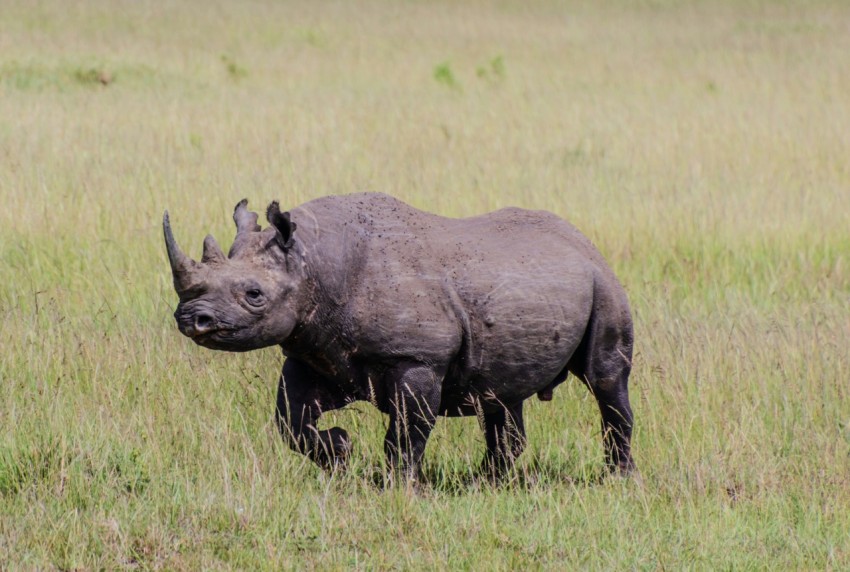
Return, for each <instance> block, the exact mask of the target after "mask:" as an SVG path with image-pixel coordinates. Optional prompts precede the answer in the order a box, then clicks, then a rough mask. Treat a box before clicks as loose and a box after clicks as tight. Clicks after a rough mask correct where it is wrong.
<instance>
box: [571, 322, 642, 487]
mask: <svg viewBox="0 0 850 572" xmlns="http://www.w3.org/2000/svg"><path fill="white" fill-rule="evenodd" d="M632 344H633V341H632V325H631V322H630V321H627V322H626V323H620V324H617V323H615V324H603V323H600V321H599V320H597V319H596V317H595V316H593V317H591V321H590V324H589V325H588V330H587V332H586V334H585V338H584V340H582V343H581V346H580V347H579V349H578V350H577V352H576V355H575V356H574V358H573V360H571V362H570V364H569V367H570V371H572V372H573V373H574V374H575V375H576V377H578V378H579V379H581V380H582V381H583V382H584V383H585V385H587V387H588V389H589V390H590V391H591V393H593V396H594V397H595V398H596V403H597V404H598V406H599V412H600V413H601V414H602V441H603V444H604V446H605V459H606V464H607V465H608V468H609V469H610V470H611V471H612V472H616V473H620V474H622V475H628V474H630V473H632V472H634V471H635V469H636V467H635V462H634V460H633V459H632V452H631V439H632V428H633V427H634V415H633V414H632V408H631V405H630V404H629V374H630V373H631V368H632V363H631V360H632Z"/></svg>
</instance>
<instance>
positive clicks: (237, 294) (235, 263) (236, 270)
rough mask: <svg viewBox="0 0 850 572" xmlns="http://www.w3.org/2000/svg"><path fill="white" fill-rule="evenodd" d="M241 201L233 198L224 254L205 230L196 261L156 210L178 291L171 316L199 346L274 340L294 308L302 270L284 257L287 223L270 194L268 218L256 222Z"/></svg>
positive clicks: (288, 245)
mask: <svg viewBox="0 0 850 572" xmlns="http://www.w3.org/2000/svg"><path fill="white" fill-rule="evenodd" d="M247 205H248V201H247V200H244V199H243V200H242V201H241V202H240V203H239V204H238V205H236V209H235V211H234V213H233V220H234V221H235V222H236V239H235V240H234V241H233V246H232V247H231V248H230V252H229V253H228V255H227V256H225V255H224V253H223V252H222V250H221V248H220V247H219V246H218V243H217V242H216V241H215V239H214V238H213V237H212V236H210V235H208V236H207V237H206V238H205V239H204V253H203V256H202V257H201V261H200V262H196V261H194V260H192V259H191V258H190V257H189V256H187V255H186V254H184V253H183V251H182V250H180V247H179V246H177V242H176V241H175V240H174V235H173V234H172V232H171V224H170V222H169V219H168V212H167V211H166V213H165V215H164V216H163V221H162V226H163V231H164V233H165V246H166V249H167V250H168V260H169V262H170V263H171V273H172V275H173V277H174V289H175V290H176V291H177V295H178V296H179V297H180V303H179V304H178V305H177V311H175V312H174V318H175V319H176V320H177V326H178V328H179V329H180V331H181V332H182V333H183V334H184V335H186V336H188V337H190V338H192V340H193V341H194V342H195V343H197V344H199V345H201V346H204V347H207V348H211V349H220V350H230V351H247V350H252V349H257V348H261V347H265V346H270V345H274V344H279V343H281V342H282V341H283V340H285V339H286V338H287V337H288V336H289V334H290V333H292V330H293V329H294V327H295V326H296V324H297V322H298V316H299V314H300V313H301V312H302V308H301V305H302V300H303V298H304V296H302V295H301V294H302V292H301V290H303V288H301V286H302V283H303V280H302V274H301V272H300V270H299V268H298V265H297V264H294V263H293V260H292V258H293V256H294V254H293V252H292V251H293V246H294V241H293V238H292V234H293V232H294V231H295V223H294V222H292V221H291V220H290V218H289V213H281V212H280V209H279V207H278V204H277V202H274V203H272V204H271V205H269V208H268V210H267V212H266V215H267V217H268V220H269V222H270V223H271V226H269V227H268V228H266V229H265V230H262V229H261V228H260V225H259V224H257V213H253V212H249V211H248V208H247Z"/></svg>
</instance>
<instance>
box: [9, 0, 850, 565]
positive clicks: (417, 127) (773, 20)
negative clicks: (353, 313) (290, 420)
mask: <svg viewBox="0 0 850 572" xmlns="http://www.w3.org/2000/svg"><path fill="white" fill-rule="evenodd" d="M847 21H850V7H848V6H846V5H845V4H844V3H841V2H822V1H817V2H802V1H800V2H796V1H787V2H766V1H765V2H762V1H758V0H753V1H748V2H743V3H736V2H724V1H706V2H684V3H674V2H665V1H660V2H625V3H602V4H600V3H592V2H570V3H555V2H551V3H548V2H534V3H531V4H526V3H516V4H514V3H496V4H490V3H463V4H455V3H420V2H411V3H404V4H397V3H392V2H379V1H373V2H361V3H356V4H354V3H343V2H335V3H322V4H321V5H319V4H315V3H295V2H292V3H290V2H285V3H281V2H271V1H265V0H257V1H256V2H252V3H251V4H250V5H247V4H243V3H237V2H214V3H200V2H182V3H172V4H168V3H166V4H162V3H154V2H133V3H127V2H118V3H115V2H105V1H104V2H97V1H94V0H92V1H87V2H78V3H73V4H68V3H62V2H56V1H54V0H43V1H40V2H37V3H32V2H16V1H14V0H13V1H11V2H5V3H4V7H3V10H2V11H0V29H2V30H3V33H2V34H0V193H2V210H0V261H2V262H0V346H1V347H2V350H0V360H2V361H0V568H3V569H6V568H10V569H18V568H22V569H44V568H60V569H96V568H106V569H122V568H127V569H130V568H146V569H148V568H149V569H198V568H203V569H210V568H213V569H216V568H222V569H228V568H233V569H280V568H298V569H301V568H321V569H326V568H344V567H359V568H368V569H375V568H377V569H383V568H414V569H430V568H434V567H437V568H461V569H470V568H474V569H482V568H496V569H508V568H520V567H523V568H525V567H528V566H529V565H531V566H532V567H542V568H552V569H559V568H560V569H572V568H576V567H583V568H603V569H619V568H659V569H661V568H663V569H668V568H684V567H692V568H699V569H707V568H710V569H717V568H726V569H751V568H752V569H787V568H798V569H845V568H847V567H848V566H850V532H848V531H850V384H848V377H850V355H848V351H847V340H848V339H850V320H848V311H850V268H848V264H850V261H848V254H850V231H849V230H848V229H850V209H848V207H847V204H848V199H850V168H848V161H847V157H850V136H848V134H850V104H848V99H847V94H848V93H850V75H848V74H846V73H843V70H846V69H848V66H850V35H848V34H847V33H846V32H847V26H846V22H847ZM441 69H445V70H448V75H447V74H446V73H445V72H440V73H437V71H438V70H441ZM482 70H484V71H483V72H482ZM447 77H448V78H450V79H451V82H448V81H447V79H446V78H447ZM104 79H107V80H108V81H103V80H104ZM447 86H449V87H458V88H457V89H447ZM362 190H375V191H384V192H388V193H391V194H393V195H396V196H398V197H399V198H401V199H404V200H406V201H409V202H411V203H413V204H414V205H417V206H419V207H422V208H425V209H427V210H430V211H435V212H439V213H442V214H445V215H451V216H467V215H472V214H479V213H481V212H484V211H487V210H490V209H494V208H498V207H502V206H507V205H519V206H525V207H529V208H544V209H548V210H552V211H554V212H557V213H559V214H561V215H562V216H564V217H566V218H569V219H570V220H571V221H572V222H574V223H575V224H576V225H577V226H579V227H580V228H581V229H583V230H584V231H585V232H586V234H588V236H590V237H591V238H592V239H593V240H594V242H595V243H596V244H597V245H598V246H599V247H600V249H601V250H602V251H603V253H604V254H605V255H606V257H607V258H608V259H609V261H610V262H611V264H612V266H613V267H614V268H615V271H616V272H617V274H618V275H619V276H620V277H621V278H622V281H623V283H624V285H625V286H626V288H627V290H628V292H629V295H630V298H631V301H632V305H633V310H634V314H635V318H636V332H637V334H636V338H637V341H636V358H635V369H634V374H633V378H632V386H631V387H632V392H633V403H634V406H635V413H636V422H637V428H636V435H635V443H634V450H635V457H636V461H637V463H638V465H639V467H640V469H641V476H640V478H639V479H633V480H625V481H621V480H603V479H600V476H601V474H602V464H603V462H602V446H601V440H600V436H599V420H598V413H597V411H596V408H595V404H594V403H593V401H592V399H591V398H590V396H589V395H588V394H587V392H586V391H585V390H584V389H583V387H581V386H580V384H577V383H567V384H565V385H563V386H561V387H560V388H559V389H558V391H557V392H556V394H555V399H554V401H552V402H551V403H538V402H533V403H530V406H529V407H528V411H527V414H526V417H527V424H528V432H529V450H528V451H527V452H526V453H525V454H524V455H523V457H522V458H521V460H520V463H519V467H518V469H517V472H516V477H515V479H514V481H513V482H512V483H509V484H508V485H506V486H504V487H501V488H498V489H494V488H491V487H489V486H487V485H486V484H482V483H481V482H479V481H478V480H477V479H476V478H475V475H474V473H473V472H472V470H473V468H474V467H475V466H477V464H478V461H479V459H480V457H481V455H482V454H483V450H484V444H483V439H482V437H481V436H480V435H479V430H478V427H477V424H476V422H475V420H474V419H461V420H441V421H440V422H439V423H438V426H437V429H436V431H435V433H434V436H433V437H432V439H431V441H430V442H429V447H428V451H427V453H426V459H427V461H426V473H427V475H428V484H427V486H426V487H425V489H424V490H423V491H421V492H419V493H418V494H413V493H411V492H410V491H406V490H403V489H390V490H384V489H383V487H382V486H381V471H382V467H383V453H382V448H381V447H382V444H381V441H382V438H383V432H384V429H385V426H386V419H384V418H383V417H382V416H381V415H380V414H379V413H377V412H376V411H375V410H374V409H372V408H371V407H370V406H368V405H356V406H353V407H350V408H349V409H347V410H345V411H342V412H338V413H334V414H333V415H328V418H329V420H328V421H327V423H328V425H327V426H330V423H334V424H336V423H339V424H341V425H343V426H345V427H346V428H347V429H348V430H349V432H350V433H351V434H352V436H353V437H354V439H355V446H356V449H355V452H354V457H353V459H352V467H351V470H350V471H349V473H348V474H345V475H334V476H332V477H329V476H326V475H323V474H321V473H320V472H319V471H318V470H317V469H316V468H315V467H313V466H312V465H311V464H310V463H309V462H308V461H305V460H304V459H303V458H302V457H300V456H298V455H295V454H293V453H291V452H289V451H288V450H286V449H285V447H284V446H283V445H282V444H281V443H280V439H279V438H278V436H277V435H276V433H275V429H274V427H273V424H272V422H271V420H272V407H273V400H274V390H275V380H276V377H277V375H278V372H279V368H280V363H281V357H280V355H279V352H277V351H275V350H273V349H269V350H264V351H260V352H255V353H252V354H245V355H241V354H240V355H231V354H222V353H215V352H210V351H207V350H203V349H200V348H197V347H195V346H194V345H192V344H191V342H189V341H188V340H186V339H185V338H183V337H181V336H180V335H179V333H178V332H177V330H176V328H175V327H174V324H173V320H172V318H171V312H172V311H173V307H174V304H175V302H176V299H175V295H174V293H173V290H172V288H171V285H170V276H169V271H168V266H167V261H166V258H165V254H164V248H163V245H162V238H161V230H160V220H161V219H160V217H161V214H162V211H163V210H164V209H165V208H168V209H169V210H170V212H171V215H172V221H173V224H174V227H175V232H176V234H177V238H178V240H179V242H180V243H181V244H182V245H184V247H186V248H187V250H189V251H190V252H191V253H193V254H194V255H195V256H197V255H198V253H199V251H200V244H201V239H202V238H203V236H204V235H205V234H206V233H207V232H212V233H214V234H215V235H216V236H218V237H219V239H220V240H222V241H223V242H226V241H227V238H228V237H230V236H232V234H233V228H232V223H231V222H230V210H231V209H232V207H233V205H234V204H235V203H236V202H237V201H238V200H239V199H241V198H242V197H243V196H247V197H249V198H250V199H251V201H252V206H254V207H256V208H257V209H261V208H263V207H264V206H265V204H266V203H267V202H268V201H270V200H272V199H279V200H280V201H281V203H282V204H286V205H297V204H299V203H301V202H303V201H305V200H308V199H310V198H313V197H317V196H322V195H326V194H332V193H347V192H353V191H362Z"/></svg>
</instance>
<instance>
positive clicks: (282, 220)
mask: <svg viewBox="0 0 850 572" xmlns="http://www.w3.org/2000/svg"><path fill="white" fill-rule="evenodd" d="M266 218H267V219H268V221H269V222H270V223H271V224H272V226H274V227H275V228H276V229H277V231H278V232H279V233H280V246H281V248H283V249H284V250H287V249H289V248H292V245H293V244H294V243H295V240H294V239H293V238H292V235H293V234H294V233H295V229H296V228H297V225H296V224H295V223H294V222H292V220H291V219H290V217H289V213H288V212H284V213H282V212H280V205H279V204H278V202H277V201H274V202H272V203H271V204H270V205H269V208H268V209H266Z"/></svg>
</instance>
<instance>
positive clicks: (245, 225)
mask: <svg viewBox="0 0 850 572" xmlns="http://www.w3.org/2000/svg"><path fill="white" fill-rule="evenodd" d="M233 222H235V223H236V233H237V234H239V233H240V232H260V225H258V224H257V213H252V212H250V211H249V210H248V199H242V200H241V201H239V203H238V204H237V205H236V208H235V209H233Z"/></svg>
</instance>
